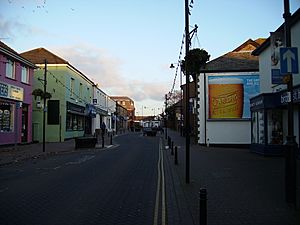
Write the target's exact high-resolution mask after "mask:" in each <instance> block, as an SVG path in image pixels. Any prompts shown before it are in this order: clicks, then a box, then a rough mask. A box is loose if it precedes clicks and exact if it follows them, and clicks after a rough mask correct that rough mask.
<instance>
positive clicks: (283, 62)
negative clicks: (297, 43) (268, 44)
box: [280, 47, 299, 74]
mask: <svg viewBox="0 0 300 225" xmlns="http://www.w3.org/2000/svg"><path fill="white" fill-rule="evenodd" d="M298 68H299V66H298V49H297V48H294V47H293V48H280V72H281V73H282V74H287V73H298V72H299V69H298Z"/></svg>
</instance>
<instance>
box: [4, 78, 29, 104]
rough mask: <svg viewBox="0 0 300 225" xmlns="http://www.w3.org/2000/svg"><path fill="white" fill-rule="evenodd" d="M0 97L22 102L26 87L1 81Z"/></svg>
mask: <svg viewBox="0 0 300 225" xmlns="http://www.w3.org/2000/svg"><path fill="white" fill-rule="evenodd" d="M0 97H2V98H8V99H13V100H17V101H21V102H22V101H23V99H24V89H23V88H21V87H17V86H14V85H11V84H6V83H2V82H0Z"/></svg>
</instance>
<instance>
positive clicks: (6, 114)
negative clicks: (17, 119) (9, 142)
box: [0, 101, 14, 132]
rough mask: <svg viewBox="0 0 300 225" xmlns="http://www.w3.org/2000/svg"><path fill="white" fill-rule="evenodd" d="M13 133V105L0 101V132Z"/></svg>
mask: <svg viewBox="0 0 300 225" xmlns="http://www.w3.org/2000/svg"><path fill="white" fill-rule="evenodd" d="M13 131H14V105H13V104H12V103H9V102H2V101H0V132H13Z"/></svg>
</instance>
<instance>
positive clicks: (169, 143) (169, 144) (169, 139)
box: [168, 136, 171, 147]
mask: <svg viewBox="0 0 300 225" xmlns="http://www.w3.org/2000/svg"><path fill="white" fill-rule="evenodd" d="M168 146H170V147H171V138H170V136H169V137H168Z"/></svg>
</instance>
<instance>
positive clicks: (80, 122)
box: [77, 116, 83, 130]
mask: <svg viewBox="0 0 300 225" xmlns="http://www.w3.org/2000/svg"><path fill="white" fill-rule="evenodd" d="M77 129H78V130H83V116H77Z"/></svg>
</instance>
